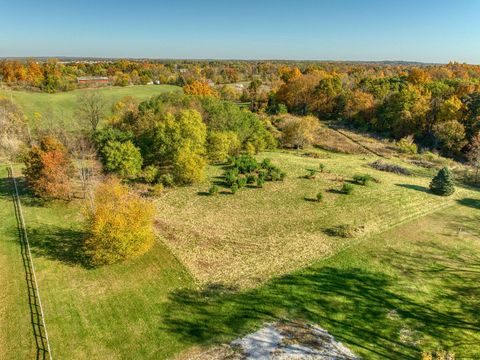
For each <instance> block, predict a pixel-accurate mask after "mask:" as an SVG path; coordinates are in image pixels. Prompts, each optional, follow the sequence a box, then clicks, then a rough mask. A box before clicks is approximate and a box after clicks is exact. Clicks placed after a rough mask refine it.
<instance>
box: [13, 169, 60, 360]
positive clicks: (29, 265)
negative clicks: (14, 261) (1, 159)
mask: <svg viewBox="0 0 480 360" xmlns="http://www.w3.org/2000/svg"><path fill="white" fill-rule="evenodd" d="M7 171H8V177H9V178H10V181H11V182H12V187H13V191H12V199H13V205H14V208H15V217H16V220H17V226H18V234H19V238H20V245H21V253H22V260H23V266H24V268H25V280H26V281H27V288H28V300H29V306H30V315H31V322H32V327H33V334H34V337H35V344H36V348H37V359H41V358H43V359H44V360H45V359H49V360H52V351H51V348H50V341H49V339H48V332H47V326H46V324H45V315H44V312H43V306H42V301H41V299H40V292H39V289H38V281H37V275H36V273H35V266H34V264H33V259H32V253H31V250H30V242H29V241H28V234H27V230H26V227H25V219H24V217H23V211H22V204H21V202H20V195H19V193H18V186H17V181H16V179H15V176H14V173H13V167H12V166H11V165H10V166H8V167H7Z"/></svg>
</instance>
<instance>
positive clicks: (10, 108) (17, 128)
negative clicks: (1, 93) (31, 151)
mask: <svg viewBox="0 0 480 360" xmlns="http://www.w3.org/2000/svg"><path fill="white" fill-rule="evenodd" d="M27 138H28V126H27V122H26V119H25V117H24V115H23V113H22V111H21V110H20V108H19V107H18V106H17V105H16V104H15V103H14V102H12V101H11V100H9V99H7V98H4V97H0V156H8V157H10V158H14V157H16V156H17V155H19V153H20V150H21V147H22V145H23V144H24V143H25V142H26V140H27Z"/></svg>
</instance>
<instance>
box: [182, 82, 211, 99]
mask: <svg viewBox="0 0 480 360" xmlns="http://www.w3.org/2000/svg"><path fill="white" fill-rule="evenodd" d="M183 91H184V93H185V94H186V95H199V96H213V97H218V93H217V92H216V91H215V89H213V88H212V87H211V86H210V85H208V83H207V82H205V81H199V80H195V81H192V82H191V83H190V84H187V85H185V86H184V87H183Z"/></svg>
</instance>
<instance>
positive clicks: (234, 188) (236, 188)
mask: <svg viewBox="0 0 480 360" xmlns="http://www.w3.org/2000/svg"><path fill="white" fill-rule="evenodd" d="M230 191H231V192H232V194H235V193H236V192H237V191H238V185H237V184H232V185H231V186H230Z"/></svg>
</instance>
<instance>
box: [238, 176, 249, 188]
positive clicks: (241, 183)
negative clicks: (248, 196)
mask: <svg viewBox="0 0 480 360" xmlns="http://www.w3.org/2000/svg"><path fill="white" fill-rule="evenodd" d="M237 185H238V188H239V189H241V188H243V187H245V186H246V185H247V178H246V177H244V176H241V177H239V178H238V179H237Z"/></svg>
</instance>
